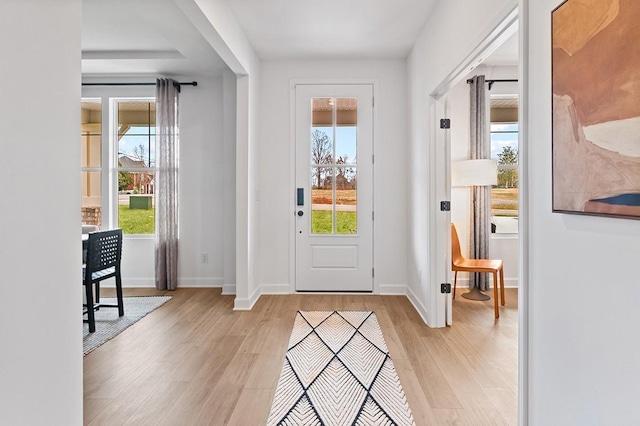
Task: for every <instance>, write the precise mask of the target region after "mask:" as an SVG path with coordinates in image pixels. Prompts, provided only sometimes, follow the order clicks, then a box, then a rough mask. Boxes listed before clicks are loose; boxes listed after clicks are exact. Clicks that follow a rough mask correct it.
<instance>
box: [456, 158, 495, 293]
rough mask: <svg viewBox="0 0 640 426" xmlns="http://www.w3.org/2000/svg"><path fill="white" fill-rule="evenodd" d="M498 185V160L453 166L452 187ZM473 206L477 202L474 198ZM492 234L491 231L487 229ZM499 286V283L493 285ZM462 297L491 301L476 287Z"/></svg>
mask: <svg viewBox="0 0 640 426" xmlns="http://www.w3.org/2000/svg"><path fill="white" fill-rule="evenodd" d="M497 184H498V163H497V162H496V160H490V159H477V160H464V161H456V162H453V163H452V164H451V186H471V187H473V186H490V185H497ZM471 203H472V204H474V203H475V200H474V199H473V197H472V201H471ZM487 231H488V232H490V229H489V228H488V229H487ZM493 285H497V283H493ZM462 297H464V298H466V299H471V300H489V299H490V297H489V296H487V295H486V294H484V293H482V292H481V291H480V289H479V288H478V287H477V286H476V285H474V286H473V288H471V289H469V291H468V292H467V293H464V294H463V295H462Z"/></svg>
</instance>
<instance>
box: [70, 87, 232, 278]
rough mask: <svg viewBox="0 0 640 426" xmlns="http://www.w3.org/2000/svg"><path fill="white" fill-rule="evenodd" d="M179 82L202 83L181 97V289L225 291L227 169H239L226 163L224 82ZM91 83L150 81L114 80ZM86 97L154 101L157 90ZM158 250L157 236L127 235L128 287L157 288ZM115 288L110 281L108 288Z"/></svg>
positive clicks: (103, 90) (86, 91)
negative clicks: (206, 259) (130, 98)
mask: <svg viewBox="0 0 640 426" xmlns="http://www.w3.org/2000/svg"><path fill="white" fill-rule="evenodd" d="M175 78H176V79H178V80H180V81H185V80H195V81H197V82H198V86H196V87H192V86H183V87H182V91H181V93H180V110H179V119H180V157H179V158H180V172H179V177H178V181H179V188H178V191H179V195H178V196H179V202H178V207H179V226H180V242H179V254H178V262H179V263H178V285H179V286H180V287H222V285H223V283H224V277H225V269H224V268H225V264H224V258H225V254H224V233H225V222H224V220H225V216H227V217H228V216H229V215H231V214H234V212H235V204H234V201H233V200H231V201H230V202H228V201H227V200H226V199H225V197H224V193H225V178H226V176H225V170H226V174H227V175H228V174H229V173H234V168H235V167H234V165H232V168H231V170H229V165H228V164H225V162H224V147H223V146H224V138H223V134H224V131H223V130H224V124H223V84H222V82H223V79H222V77H204V76H189V77H182V78H180V77H177V76H175ZM85 81H92V82H98V81H101V82H104V81H110V82H112V81H113V82H115V81H149V79H148V78H147V79H145V78H144V77H114V76H112V77H103V78H91V79H85ZM82 93H83V96H84V97H101V96H106V97H143V96H149V97H153V96H155V88H154V87H153V86H131V87H129V86H124V87H121V86H85V87H84V88H83V91H82ZM232 107H233V106H232ZM105 142H106V141H105ZM226 180H227V181H228V180H229V179H228V178H226ZM105 225H106V224H105ZM106 226H116V225H115V224H112V225H106ZM103 227H104V225H103ZM154 246H155V241H154V237H153V235H150V236H125V239H124V243H123V257H122V274H123V279H122V282H123V286H124V287H154V286H155V266H154ZM202 254H207V255H208V263H202V262H201V255H202ZM112 284H113V283H110V282H107V285H112Z"/></svg>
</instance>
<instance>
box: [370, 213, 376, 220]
mask: <svg viewBox="0 0 640 426" xmlns="http://www.w3.org/2000/svg"><path fill="white" fill-rule="evenodd" d="M375 219H376V218H375V215H374V212H371V220H375Z"/></svg>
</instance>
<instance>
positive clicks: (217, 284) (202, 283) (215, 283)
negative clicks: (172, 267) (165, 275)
mask: <svg viewBox="0 0 640 426" xmlns="http://www.w3.org/2000/svg"><path fill="white" fill-rule="evenodd" d="M178 287H191V288H207V287H211V288H221V287H224V278H178Z"/></svg>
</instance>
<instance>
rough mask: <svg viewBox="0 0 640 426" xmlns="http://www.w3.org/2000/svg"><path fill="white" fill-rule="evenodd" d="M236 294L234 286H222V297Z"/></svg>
mask: <svg viewBox="0 0 640 426" xmlns="http://www.w3.org/2000/svg"><path fill="white" fill-rule="evenodd" d="M234 294H236V284H235V283H233V284H222V295H223V296H231V295H234Z"/></svg>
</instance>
